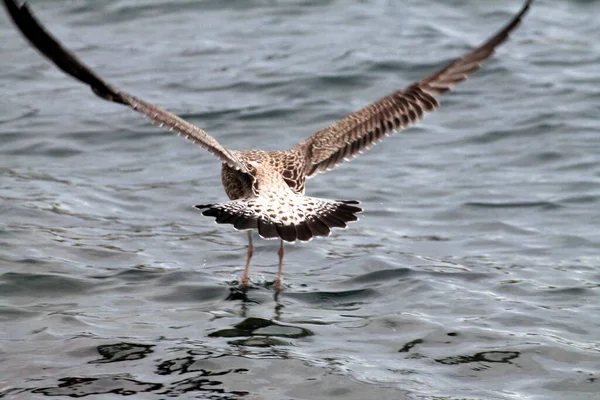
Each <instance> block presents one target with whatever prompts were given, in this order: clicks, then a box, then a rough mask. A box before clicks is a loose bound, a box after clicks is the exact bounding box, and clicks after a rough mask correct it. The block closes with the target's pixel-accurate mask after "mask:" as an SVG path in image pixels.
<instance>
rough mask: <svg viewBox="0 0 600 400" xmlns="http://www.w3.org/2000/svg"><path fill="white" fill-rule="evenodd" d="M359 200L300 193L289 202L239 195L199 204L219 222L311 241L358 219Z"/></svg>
mask: <svg viewBox="0 0 600 400" xmlns="http://www.w3.org/2000/svg"><path fill="white" fill-rule="evenodd" d="M356 204H359V202H358V201H356V200H347V201H344V200H327V199H319V198H315V197H304V196H298V197H296V198H294V199H288V201H287V202H283V203H281V202H266V201H265V199H261V198H255V199H239V200H232V201H229V202H226V203H216V204H200V205H197V206H195V207H196V208H197V209H199V210H203V211H202V215H206V216H208V217H215V222H217V223H219V224H231V225H233V227H234V228H235V229H237V230H240V231H241V230H247V229H257V230H258V234H259V235H260V236H261V237H263V238H265V239H275V238H281V239H282V240H284V241H286V242H294V241H296V240H300V241H302V242H307V241H309V240H311V239H312V238H313V237H315V236H329V234H330V233H331V229H332V228H345V227H346V226H347V224H348V222H353V221H356V220H358V217H357V216H356V214H358V213H360V212H362V209H361V208H360V207H356Z"/></svg>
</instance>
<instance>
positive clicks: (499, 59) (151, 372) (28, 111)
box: [0, 0, 600, 400]
mask: <svg viewBox="0 0 600 400" xmlns="http://www.w3.org/2000/svg"><path fill="white" fill-rule="evenodd" d="M30 3H31V6H32V8H33V9H34V10H35V12H36V14H37V16H38V17H39V18H40V19H41V20H42V21H43V22H44V23H45V24H46V25H47V26H48V27H49V29H51V30H52V32H54V34H55V35H56V36H57V37H59V38H60V39H61V40H62V41H63V42H64V43H65V44H67V45H68V46H69V47H70V48H72V49H73V50H75V51H76V53H77V54H78V55H79V56H80V57H81V58H82V59H84V60H85V61H86V62H87V63H88V64H89V65H91V66H93V67H94V68H95V69H96V70H97V71H99V72H100V73H101V74H102V75H104V76H105V77H106V78H107V79H109V80H110V81H111V82H113V83H115V84H117V85H119V86H121V87H123V88H124V89H126V90H128V91H130V92H132V93H134V94H135V95H137V96H140V97H142V98H145V99H147V100H149V101H152V102H155V103H157V104H160V105H162V106H164V107H165V108H167V109H169V110H172V111H174V112H176V113H178V114H180V115H182V116H183V117H185V118H187V119H189V120H190V121H192V122H193V123H195V124H198V125H200V126H201V127H203V128H205V129H206V130H207V131H208V132H210V133H212V134H214V135H215V136H216V137H217V138H218V140H220V141H221V142H222V143H223V144H224V145H226V146H230V147H232V148H239V149H245V148H253V147H261V148H265V149H278V148H288V147H290V146H292V145H294V144H295V143H297V142H299V141H301V140H303V139H304V138H306V137H307V136H308V135H310V134H311V133H313V132H314V131H316V130H318V129H320V128H323V127H324V126H326V125H327V124H329V123H331V122H333V121H336V120H337V119H339V118H341V117H343V116H345V115H346V114H347V113H349V112H351V111H353V110H356V109H358V108H360V107H362V106H364V105H366V104H368V103H369V102H371V101H373V100H375V99H377V98H378V97H381V96H382V95H385V94H387V93H389V92H391V91H393V90H395V89H398V88H400V87H403V86H404V85H407V84H409V83H410V82H412V81H413V80H416V79H418V78H420V77H421V76H423V75H424V74H426V73H428V72H432V71H433V70H434V69H435V68H436V67H439V66H441V65H442V64H443V63H445V62H447V61H449V60H451V59H452V58H453V57H455V56H458V55H460V54H462V53H463V52H465V51H467V50H469V49H472V48H473V47H474V46H476V45H477V44H478V43H479V42H481V41H482V40H483V39H484V38H486V37H488V36H489V35H490V34H491V33H492V32H493V31H494V30H496V29H497V28H499V27H500V26H501V25H502V24H504V23H505V22H506V21H507V20H508V19H509V18H510V17H511V15H512V14H513V13H514V12H516V11H517V9H518V8H519V7H520V2H519V1H517V0H514V1H513V0H511V1H486V2H482V1H475V0H453V1H433V0H407V1H379V0H366V1H361V2H349V1H342V0H337V1H266V0H264V1H260V0H248V1H241V0H240V1H221V0H208V1H186V0H173V1H165V0H139V1H138V0H136V1H133V0H120V1H104V2H100V1H92V0H70V1H66V0H54V1H35V0H31V1H30ZM598 26H600V3H598V2H594V1H583V0H580V1H566V0H538V1H536V3H535V4H534V7H533V8H532V10H531V13H530V14H529V15H528V16H527V18H526V21H525V23H524V24H523V25H522V26H521V28H520V29H519V30H518V32H516V34H515V35H514V36H513V38H512V39H511V40H510V41H509V42H508V43H506V44H505V45H504V46H503V47H502V48H500V49H499V51H498V52H497V54H496V55H494V57H493V58H492V59H491V60H490V61H489V62H487V63H486V64H485V65H484V68H483V69H482V70H481V71H480V72H478V73H477V74H475V75H474V76H473V77H472V79H470V80H469V81H467V82H466V83H464V84H462V85H460V86H459V87H458V88H457V90H455V91H454V92H453V93H452V94H451V95H449V96H446V97H445V98H444V99H443V101H442V107H441V109H440V111H439V112H437V113H435V114H433V115H430V116H428V117H427V118H426V119H425V121H424V122H423V123H421V124H420V125H418V126H417V127H415V128H412V129H410V130H406V131H403V132H400V133H398V134H396V135H395V136H393V137H392V138H390V139H387V140H386V141H385V142H384V143H383V144H381V145H378V146H376V147H375V148H373V149H372V150H370V151H369V152H368V153H367V154H365V155H363V156H361V157H359V158H357V159H355V160H354V161H352V162H351V163H348V164H345V165H343V166H341V167H339V168H338V169H336V170H334V171H332V172H329V173H327V174H323V175H319V176H318V177H317V178H315V179H313V180H310V181H309V182H308V187H307V192H308V194H310V195H312V196H318V197H325V198H333V199H357V200H360V201H361V202H362V206H363V208H364V209H365V212H364V214H362V216H361V220H360V221H359V222H358V223H354V224H352V225H351V226H350V227H349V229H346V230H344V231H336V232H335V234H333V235H332V236H331V237H329V238H326V239H318V240H315V241H313V242H311V243H308V244H297V245H288V246H287V248H286V259H285V277H286V281H285V282H286V290H285V292H284V293H283V294H282V295H281V296H280V297H279V299H277V300H276V299H274V298H273V292H272V290H271V288H270V284H271V283H272V282H273V280H274V277H275V274H276V269H277V268H276V264H277V254H276V252H277V246H278V244H277V243H276V242H273V241H262V240H256V241H255V243H256V254H255V257H254V260H253V267H252V275H251V277H252V280H253V282H254V288H253V289H252V290H250V291H249V292H248V293H247V296H246V297H244V296H243V295H242V294H241V293H239V292H237V291H236V290H234V285H235V282H236V280H237V279H239V277H240V274H241V271H242V268H243V263H244V258H245V252H246V248H245V246H246V237H245V235H244V234H242V233H238V232H235V231H233V229H231V228H230V227H229V226H218V225H216V224H214V223H213V221H212V220H211V219H208V218H205V217H203V216H202V215H201V214H200V213H199V212H197V211H195V210H194V209H193V208H192V205H194V204H198V203H206V202H213V201H220V200H224V199H225V194H224V192H223V189H222V187H221V186H220V166H219V162H218V160H216V159H215V158H214V157H212V156H211V155H210V154H209V153H207V152H206V151H203V150H201V149H198V148H196V147H195V146H193V145H191V144H190V143H188V142H186V141H185V140H183V139H181V138H177V137H174V136H173V135H172V134H169V133H168V132H164V131H162V130H160V129H157V128H156V127H153V126H151V125H149V124H148V122H147V121H145V120H144V119H143V118H140V117H139V116H138V115H136V114H135V113H134V112H132V111H130V110H128V109H126V108H124V107H121V106H118V105H115V104H110V103H106V102H103V101H101V100H99V99H98V98H96V97H94V96H93V95H92V94H91V93H90V91H89V90H88V89H87V88H86V87H84V86H83V85H80V84H78V83H76V82H75V81H73V80H72V79H70V78H67V77H66V76H64V75H63V74H62V73H61V72H60V71H58V70H56V69H55V68H54V67H53V66H51V65H50V64H49V63H47V62H46V61H45V60H43V59H42V58H41V57H40V56H39V55H38V54H37V53H36V52H35V51H34V50H33V49H32V48H31V47H30V46H29V45H28V44H27V43H26V42H25V41H24V40H23V38H22V37H21V36H20V35H19V33H18V32H17V31H16V29H15V28H14V26H13V25H12V23H10V21H9V20H8V18H7V17H6V15H5V14H4V13H2V14H1V15H0V37H1V38H2V41H1V43H2V45H1V49H2V50H1V55H2V56H1V57H0V88H1V90H2V96H1V97H0V142H1V145H0V175H1V178H0V179H1V180H0V199H1V200H0V246H1V247H0V249H1V252H0V257H1V260H2V262H1V263H0V397H4V398H8V399H41V398H47V397H51V398H64V397H66V396H70V397H84V396H89V398H94V399H117V398H121V397H123V396H126V395H132V396H133V397H134V398H144V399H164V398H167V397H179V398H190V399H192V398H197V399H238V398H247V399H333V398H340V399H404V398H406V399H535V400H537V399H540V400H541V399H544V400H545V399H575V400H579V399H586V400H587V399H600V298H599V294H600V293H599V292H600V289H599V286H600V229H599V228H598V227H599V226H600V120H599V119H598V116H599V115H600V95H599V94H598V93H599V89H598V88H599V87H600V44H599V43H600V42H599V41H598Z"/></svg>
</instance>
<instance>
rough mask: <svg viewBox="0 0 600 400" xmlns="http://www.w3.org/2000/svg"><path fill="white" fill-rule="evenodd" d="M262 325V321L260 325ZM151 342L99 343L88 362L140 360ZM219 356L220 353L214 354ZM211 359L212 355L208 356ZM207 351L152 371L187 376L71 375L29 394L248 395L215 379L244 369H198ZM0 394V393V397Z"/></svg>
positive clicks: (169, 362) (234, 397)
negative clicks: (96, 355)
mask: <svg viewBox="0 0 600 400" xmlns="http://www.w3.org/2000/svg"><path fill="white" fill-rule="evenodd" d="M262 325H263V327H264V324H262ZM152 347H154V346H153V345H145V344H139V343H114V344H108V345H101V346H98V347H97V351H98V353H99V354H100V355H101V356H102V358H101V359H99V360H94V361H90V364H92V363H96V364H104V363H117V362H128V361H133V360H141V359H144V358H146V357H147V356H148V355H149V354H151V353H153V351H152ZM213 356H214V357H221V355H213ZM208 357H209V358H210V357H211V355H208ZM206 358H207V354H206V352H199V354H196V352H194V351H193V350H189V351H187V356H185V357H175V358H173V359H169V360H164V361H162V362H160V363H159V364H158V365H157V366H156V368H155V373H156V374H157V375H159V376H163V377H164V376H169V375H177V376H180V375H185V374H190V376H188V377H186V378H184V379H179V380H176V381H172V382H166V383H165V382H164V380H162V379H161V382H148V381H141V380H136V379H133V378H131V376H130V375H129V374H107V375H103V376H94V377H86V376H71V377H65V378H60V379H58V382H59V383H58V384H57V385H56V386H48V387H42V388H35V389H30V390H29V391H30V392H31V393H36V394H43V395H46V396H51V397H57V396H68V397H77V398H78V397H86V396H93V395H102V394H118V395H122V396H132V395H135V394H138V393H150V392H151V393H154V394H156V395H163V396H169V397H173V396H175V397H177V396H181V395H183V394H184V393H188V392H204V393H205V394H207V393H209V394H210V395H209V397H203V398H228V399H237V398H240V397H244V396H246V395H247V394H248V392H246V391H227V390H226V389H225V388H223V385H224V384H223V382H222V381H221V380H218V379H215V377H221V376H225V375H229V374H244V373H246V372H248V370H247V369H245V368H233V369H224V370H216V371H213V370H209V369H206V368H201V365H206V361H205V360H206ZM0 397H1V396H0Z"/></svg>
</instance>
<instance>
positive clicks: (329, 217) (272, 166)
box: [4, 0, 533, 291]
mask: <svg viewBox="0 0 600 400" xmlns="http://www.w3.org/2000/svg"><path fill="white" fill-rule="evenodd" d="M532 2H533V0H527V1H526V2H525V4H524V5H523V7H522V9H521V11H520V12H519V13H518V14H517V15H516V16H515V17H514V18H513V19H512V20H511V21H510V22H509V23H508V24H507V25H506V26H505V27H504V28H503V29H501V30H500V31H499V32H498V33H496V34H495V35H494V36H493V37H492V38H490V39H489V40H488V41H487V42H485V43H483V44H482V45H481V46H480V47H478V48H476V49H475V50H473V51H471V52H470V53H468V54H467V55H465V56H464V57H462V58H459V59H457V60H455V61H454V62H452V63H451V64H450V65H448V66H446V67H445V68H443V69H441V70H439V71H437V72H435V73H434V74H432V75H429V76H427V77H425V78H424V79H422V80H420V81H418V82H415V83H413V84H412V85H410V86H408V87H407V88H405V89H402V90H399V91H396V92H394V93H392V94H390V95H389V96H386V97H384V98H382V99H380V100H378V101H377V102H375V103H373V104H371V105H369V106H367V107H365V108H363V109H362V110H359V111H357V112H355V113H353V114H350V115H349V116H347V117H346V118H344V119H342V120H341V121H339V122H337V123H334V124H332V125H330V126H328V127H327V128H325V129H323V130H321V131H319V132H317V133H315V134H314V135H312V136H311V137H309V138H308V139H306V140H305V141H303V142H301V143H299V144H297V145H296V146H294V147H293V148H291V149H289V150H285V151H262V150H249V151H237V150H228V149H226V148H225V147H223V146H222V145H221V144H220V143H219V142H217V141H216V140H215V139H214V138H213V137H212V136H210V135H208V134H207V133H206V132H205V131H203V130H202V129H200V128H198V127H196V126H194V125H192V124H190V123H189V122H187V121H184V120H182V119H181V118H179V117H177V116H176V115H174V114H171V113H169V112H167V111H165V110H163V109H162V108H159V107H157V106H154V105H152V104H150V103H147V102H145V101H143V100H140V99H138V98H136V97H134V96H132V95H130V94H128V93H126V92H123V91H121V90H120V89H118V88H116V87H114V86H112V85H110V84H109V83H107V82H106V81H104V80H103V79H102V78H100V77H99V76H98V75H96V73H94V72H93V71H92V70H91V69H89V68H88V67H87V66H85V65H84V64H83V63H82V62H81V61H79V60H78V59H77V58H76V57H75V56H74V55H73V54H71V53H70V52H69V51H68V50H67V49H65V48H64V47H62V46H61V45H60V44H59V43H58V42H57V41H56V39H54V38H53V37H52V36H51V35H50V34H49V33H48V32H47V31H46V30H45V29H44V28H43V27H42V26H41V25H40V23H39V22H38V21H37V19H36V18H35V17H34V16H33V15H32V13H31V12H30V10H29V8H28V7H27V5H22V6H18V5H17V4H16V3H15V2H14V1H13V0H4V4H5V7H6V9H7V10H8V13H9V14H10V15H11V17H12V19H13V20H14V22H15V24H16V25H17V27H18V28H19V29H20V30H21V32H22V33H23V34H24V35H25V37H26V38H27V39H29V41H30V42H31V43H32V44H33V45H34V46H35V47H36V48H37V49H38V50H39V51H40V52H42V53H43V54H44V55H45V56H46V57H48V58H49V59H50V60H51V61H52V62H53V63H54V64H56V66H57V67H58V68H60V69H62V70H63V71H64V72H66V73H67V74H69V75H71V76H73V77H74V78H76V79H78V80H80V81H81V82H84V83H86V84H88V85H90V87H91V88H92V91H93V92H94V93H95V94H96V95H98V96H100V97H102V98H103V99H105V100H109V101H113V102H115V103H120V104H124V105H127V106H129V107H131V108H133V109H134V110H135V111H138V112H140V113H142V114H144V115H145V116H146V117H148V118H149V119H150V120H151V121H152V122H153V123H155V124H157V125H159V126H166V127H168V128H169V129H170V130H175V131H176V132H177V133H178V134H180V135H182V136H184V137H185V138H186V139H189V140H191V141H192V142H194V143H196V144H198V145H200V146H202V147H204V148H205V149H207V150H208V151H209V152H211V153H212V154H214V155H215V156H217V157H218V158H219V159H220V160H221V162H222V170H221V177H222V183H223V186H224V188H225V192H226V193H227V196H229V199H230V200H231V201H228V202H224V203H217V204H203V205H198V206H196V207H197V208H198V209H200V210H203V212H202V214H204V215H207V216H211V217H215V218H216V222H218V223H228V224H232V225H233V226H234V227H235V228H236V229H238V230H248V256H247V259H246V268H245V269H244V274H243V276H242V279H241V282H240V283H241V286H242V287H245V286H247V285H248V283H249V278H248V271H249V265H250V259H251V257H252V252H253V247H252V236H251V232H252V231H251V230H252V229H257V230H258V234H259V235H260V236H261V237H263V238H266V239H272V238H280V247H279V252H278V254H279V270H278V276H277V280H276V281H275V289H276V290H277V291H280V290H281V289H282V288H283V281H282V262H283V241H286V242H294V241H296V240H300V241H308V240H310V239H312V238H313V237H314V236H328V235H329V233H330V231H331V228H344V227H346V224H347V223H348V222H351V221H356V220H357V217H356V214H357V213H359V212H361V211H362V210H361V209H360V208H359V207H357V206H356V204H358V202H357V201H334V200H326V199H318V198H314V197H306V196H304V183H305V180H306V178H309V177H311V176H314V175H316V174H317V173H319V172H325V171H328V170H330V169H332V168H334V167H336V166H337V165H338V164H340V163H341V162H343V161H344V160H349V159H351V158H353V157H355V156H356V155H358V154H360V153H362V151H364V150H366V149H368V148H370V147H371V146H372V145H374V144H375V143H377V142H379V141H380V140H382V139H383V138H384V137H386V136H388V135H390V134H391V133H393V132H394V131H396V130H399V129H403V128H406V127H408V126H410V125H412V124H414V123H416V122H417V121H419V120H420V119H421V118H422V117H423V114H424V113H425V112H427V111H434V110H435V109H436V108H437V106H438V101H437V100H436V97H437V96H439V95H441V94H443V93H445V92H447V91H449V90H450V89H451V88H452V87H454V86H455V85H456V84H457V83H459V82H461V81H463V80H465V79H466V78H467V75H468V74H469V73H471V72H473V71H475V70H477V69H478V68H479V65H480V63H481V62H482V61H483V60H485V59H486V58H488V57H489V56H490V55H491V54H492V53H493V52H494V50H495V48H496V47H497V46H498V45H500V44H501V43H503V42H504V41H505V40H506V39H507V38H508V35H509V34H510V33H511V32H512V31H513V30H514V29H515V28H516V27H517V25H519V23H520V22H521V19H522V17H523V15H524V14H525V13H526V12H527V10H528V9H529V7H530V5H531V3H532Z"/></svg>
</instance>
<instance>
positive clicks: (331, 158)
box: [296, 0, 533, 176]
mask: <svg viewBox="0 0 600 400" xmlns="http://www.w3.org/2000/svg"><path fill="white" fill-rule="evenodd" d="M532 2H533V0H528V1H526V2H525V4H524V5H523V8H522V9H521V10H520V11H519V13H518V14H517V15H516V16H515V17H514V18H513V19H512V20H511V21H510V22H509V23H508V24H507V25H506V26H505V27H504V28H503V29H501V30H500V31H499V32H498V33H496V34H495V35H494V36H493V37H491V38H490V39H489V40H488V41H486V42H485V43H483V44H482V45H481V46H479V47H478V48H476V49H475V50H473V51H472V52H470V53H468V54H467V55H465V56H463V57H461V58H459V59H457V60H455V61H454V62H452V63H450V64H449V65H448V66H446V67H445V68H443V69H441V70H439V71H437V72H435V73H434V74H432V75H429V76H427V77H426V78H424V79H421V80H420V81H418V82H415V83H413V84H412V85H410V86H408V87H407V88H405V89H402V90H399V91H396V92H394V93H392V94H390V95H388V96H386V97H384V98H382V99H380V100H379V101H377V102H375V103H373V104H371V105H369V106H367V107H365V108H363V109H362V110H359V111H356V112H354V113H352V114H350V115H349V116H347V117H346V118H344V119H342V120H341V121H339V122H337V123H335V124H333V125H330V126H328V127H327V128H325V129H323V130H321V131H319V132H317V133H315V134H314V135H312V136H311V137H310V138H309V139H307V140H305V141H304V142H302V143H300V144H298V145H297V146H296V147H297V148H299V149H302V150H303V151H304V152H305V154H306V157H307V171H306V174H307V176H312V175H315V174H317V173H319V172H324V171H328V170H330V169H333V168H334V167H336V166H337V165H339V164H340V163H342V162H343V161H345V160H350V159H352V158H353V157H356V156H357V155H358V154H360V153H362V151H364V150H366V149H369V148H370V147H371V146H373V145H374V144H376V143H377V142H379V141H380V140H382V139H383V138H384V137H386V136H388V135H390V134H391V133H393V132H395V131H397V130H400V129H404V128H406V127H408V126H410V125H413V124H415V123H416V122H418V121H419V120H420V119H421V118H422V117H423V115H424V114H425V112H431V111H434V110H436V109H437V107H438V105H439V103H438V101H437V99H436V96H439V95H441V94H443V93H445V92H447V91H449V90H450V89H452V88H453V87H454V86H455V85H456V84H458V83H460V82H462V81H464V80H465V79H467V76H468V75H469V74H470V73H472V72H474V71H476V70H477V69H479V66H480V63H481V62H482V61H484V60H485V59H486V58H488V57H489V56H490V55H491V54H492V53H493V52H494V50H495V49H496V47H497V46H498V45H500V44H501V43H502V42H504V41H505V40H506V39H507V38H508V36H509V34H510V33H511V32H512V31H513V30H514V29H515V28H516V27H517V26H518V25H519V23H520V22H521V19H522V17H523V15H525V13H526V12H527V10H528V9H529V7H530V5H531V3H532Z"/></svg>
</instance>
